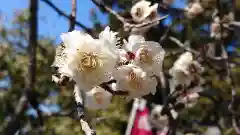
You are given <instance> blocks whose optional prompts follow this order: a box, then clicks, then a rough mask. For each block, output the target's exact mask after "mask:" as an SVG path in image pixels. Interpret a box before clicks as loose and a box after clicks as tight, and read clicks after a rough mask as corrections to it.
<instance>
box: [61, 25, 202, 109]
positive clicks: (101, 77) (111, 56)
mask: <svg viewBox="0 0 240 135" xmlns="http://www.w3.org/2000/svg"><path fill="white" fill-rule="evenodd" d="M61 39H62V41H63V45H64V47H65V48H63V49H62V51H63V52H62V54H64V58H65V60H64V61H59V63H58V73H60V74H61V75H64V76H67V77H69V78H70V79H72V80H73V81H74V82H75V83H76V85H77V86H78V88H79V89H80V90H81V91H83V92H85V95H86V96H85V98H84V100H85V106H86V107H88V108H92V109H105V108H107V107H108V106H109V104H110V103H111V99H112V96H113V94H112V93H111V92H109V91H108V90H107V89H111V90H112V91H115V92H117V91H125V92H127V93H128V94H127V95H126V96H125V98H126V100H127V101H130V100H131V99H133V98H139V97H142V96H145V95H148V94H155V92H156V86H157V85H158V83H159V82H158V81H157V80H158V79H157V77H159V76H160V74H161V72H162V64H163V60H164V55H165V51H164V49H163V48H162V47H161V45H160V44H159V43H157V42H154V41H146V40H145V38H144V37H143V36H141V35H130V36H129V37H128V41H125V42H124V43H123V44H122V45H121V47H118V46H117V43H118V40H119V37H118V33H117V32H114V31H112V30H110V27H108V26H107V27H106V28H105V29H104V30H103V31H102V32H101V33H100V34H99V37H98V38H97V39H96V38H93V37H92V36H90V35H89V34H87V33H84V32H81V31H77V30H74V31H72V32H68V33H63V34H61ZM200 72H202V67H201V65H200V64H199V63H197V62H196V61H194V60H193V56H192V54H191V53H190V52H186V53H184V54H182V55H181V56H180V57H179V59H178V60H177V61H176V62H175V64H174V66H173V68H172V69H170V74H171V75H172V76H173V83H174V86H177V85H179V84H182V85H184V86H185V85H189V83H190V82H191V81H192V80H194V79H195V78H196V77H197V74H198V73H200ZM113 80H114V81H113ZM106 82H111V83H106ZM104 83H105V84H106V85H107V87H102V84H104ZM174 89H175V88H174ZM183 89H184V88H183Z"/></svg>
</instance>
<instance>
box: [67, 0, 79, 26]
mask: <svg viewBox="0 0 240 135" xmlns="http://www.w3.org/2000/svg"><path fill="white" fill-rule="evenodd" d="M76 6H77V0H72V12H71V15H70V26H69V30H68V31H73V30H74V27H75V23H74V22H75V21H76V13H77V7H76Z"/></svg>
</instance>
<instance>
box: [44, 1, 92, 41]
mask: <svg viewBox="0 0 240 135" xmlns="http://www.w3.org/2000/svg"><path fill="white" fill-rule="evenodd" d="M42 1H43V2H44V3H46V4H47V5H48V6H50V7H51V8H52V9H53V10H55V11H56V12H57V13H58V14H59V15H61V16H64V17H65V18H67V19H69V20H71V19H72V17H71V16H69V15H67V14H66V13H64V12H63V11H62V10H60V9H59V8H58V7H57V6H55V5H54V4H53V3H52V2H51V1H49V0H42ZM73 22H74V23H75V24H76V25H77V26H79V27H81V28H82V29H83V30H85V31H86V32H87V33H88V34H90V35H91V36H93V37H96V35H95V34H94V32H93V31H92V30H91V29H89V28H87V27H86V26H84V25H83V24H82V23H80V22H78V21H76V20H73Z"/></svg>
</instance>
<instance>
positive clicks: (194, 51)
mask: <svg viewBox="0 0 240 135" xmlns="http://www.w3.org/2000/svg"><path fill="white" fill-rule="evenodd" d="M169 39H170V40H172V41H173V42H175V43H176V44H177V45H178V46H179V47H181V48H183V49H185V50H186V51H189V52H191V53H193V54H195V55H197V56H200V55H201V53H200V52H198V51H196V50H194V49H192V48H190V47H188V46H186V45H185V44H183V43H182V42H181V41H180V40H178V39H177V38H175V37H172V36H171V37H169ZM206 58H207V59H209V60H215V61H225V60H227V58H226V57H214V56H207V57H206Z"/></svg>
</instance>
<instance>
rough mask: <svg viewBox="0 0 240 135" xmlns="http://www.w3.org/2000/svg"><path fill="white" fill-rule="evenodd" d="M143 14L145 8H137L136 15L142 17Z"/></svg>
mask: <svg viewBox="0 0 240 135" xmlns="http://www.w3.org/2000/svg"><path fill="white" fill-rule="evenodd" d="M142 15H143V9H142V8H137V12H136V16H137V17H141V16H142Z"/></svg>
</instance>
